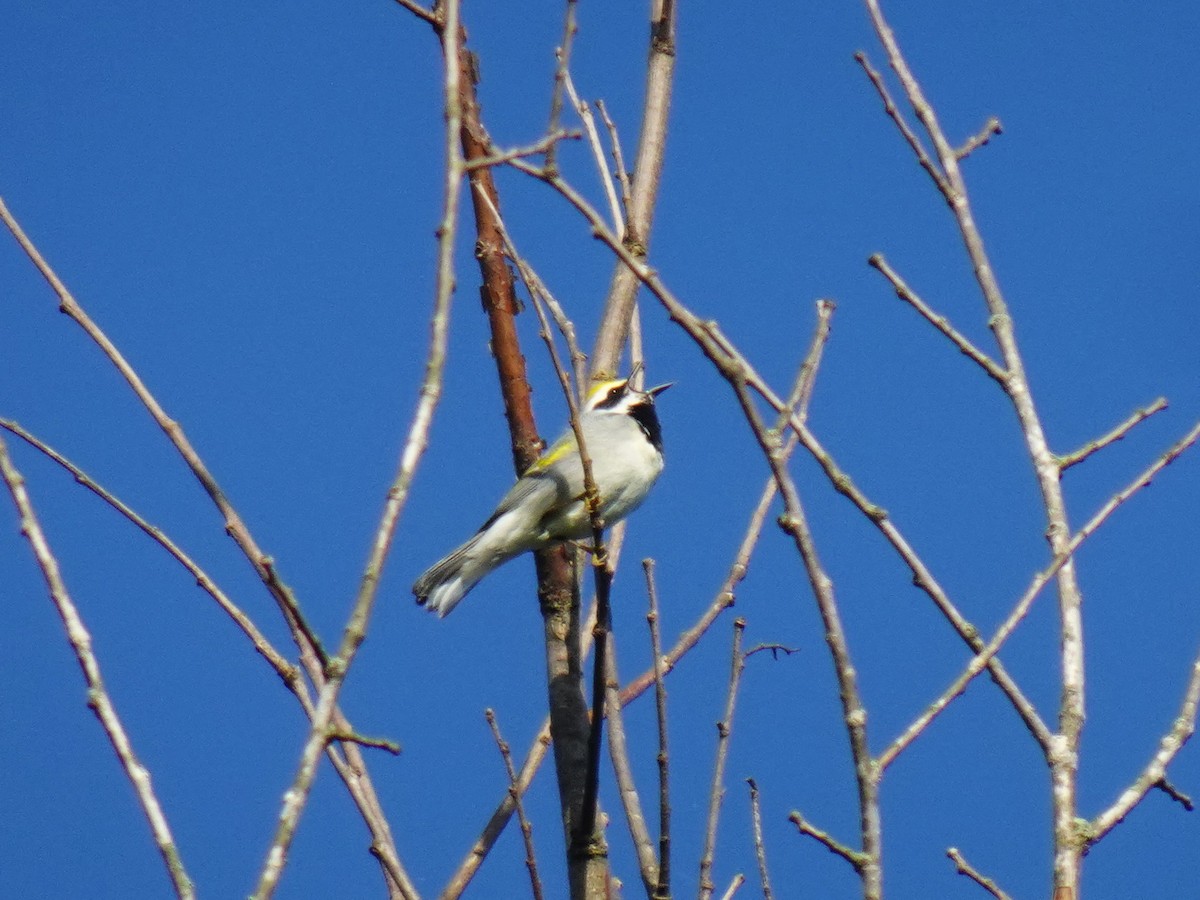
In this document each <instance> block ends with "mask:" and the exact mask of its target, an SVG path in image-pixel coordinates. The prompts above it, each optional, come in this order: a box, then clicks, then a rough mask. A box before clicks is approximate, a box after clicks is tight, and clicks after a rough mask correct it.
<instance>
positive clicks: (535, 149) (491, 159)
mask: <svg viewBox="0 0 1200 900" xmlns="http://www.w3.org/2000/svg"><path fill="white" fill-rule="evenodd" d="M581 137H583V134H582V133H581V132H579V131H568V130H566V129H560V130H558V131H554V132H551V133H550V134H547V135H546V136H545V137H543V138H541V139H540V140H537V141H534V142H533V143H532V144H527V145H526V146H524V147H513V148H511V149H509V150H500V151H497V152H496V153H493V154H491V155H490V156H480V157H477V158H475V159H470V160H467V161H466V162H464V163H463V171H465V172H473V171H475V170H476V169H487V168H490V167H491V166H501V165H504V164H505V163H507V162H511V161H512V160H514V159H523V158H525V157H526V156H537V155H538V154H539V153H549V152H550V150H551V149H553V148H554V146H555V145H556V144H558V143H559V142H560V141H577V140H579V139H580V138H581Z"/></svg>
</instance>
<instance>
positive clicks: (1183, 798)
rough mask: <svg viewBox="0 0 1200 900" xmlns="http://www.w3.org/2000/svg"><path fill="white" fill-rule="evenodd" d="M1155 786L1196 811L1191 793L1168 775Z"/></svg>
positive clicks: (1190, 809) (1192, 810) (1155, 783)
mask: <svg viewBox="0 0 1200 900" xmlns="http://www.w3.org/2000/svg"><path fill="white" fill-rule="evenodd" d="M1194 671H1195V666H1194V664H1193V672H1194ZM1154 787H1155V788H1157V789H1158V790H1160V791H1162V792H1163V793H1164V794H1166V795H1167V796H1168V797H1170V798H1171V799H1172V800H1174V801H1175V802H1176V803H1178V804H1179V805H1180V806H1182V807H1183V808H1184V809H1186V810H1187V811H1188V812H1195V810H1196V804H1195V802H1194V801H1193V800H1192V798H1191V797H1190V796H1189V795H1187V794H1185V793H1184V792H1183V791H1181V790H1180V789H1179V788H1177V787H1175V785H1173V784H1171V782H1169V781H1167V776H1166V775H1164V776H1163V777H1162V778H1160V779H1158V781H1156V782H1154Z"/></svg>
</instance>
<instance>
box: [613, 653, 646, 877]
mask: <svg viewBox="0 0 1200 900" xmlns="http://www.w3.org/2000/svg"><path fill="white" fill-rule="evenodd" d="M605 669H606V677H605V707H604V712H605V715H606V717H607V718H608V753H609V756H610V757H611V759H612V766H613V774H614V776H615V778H616V782H617V794H618V796H619V797H620V799H621V806H622V808H623V809H624V810H625V821H626V822H627V823H628V825H629V835H630V837H631V838H632V840H633V849H634V853H635V854H636V855H637V861H638V874H640V875H641V877H642V885H643V887H645V889H646V896H647V897H651V898H653V897H655V896H656V895H655V889H656V885H657V884H659V880H660V874H659V872H660V869H659V863H658V860H657V859H656V858H655V856H654V841H653V839H652V838H651V837H650V829H649V827H648V826H647V824H646V815H645V813H644V812H643V811H642V802H641V798H640V796H639V794H638V790H637V784H636V783H635V781H634V778H633V765H632V763H631V760H630V756H629V742H628V741H627V740H626V736H625V717H624V716H623V715H622V710H621V691H620V687H621V682H620V680H619V678H618V676H617V657H616V647H615V646H610V647H609V648H608V653H607V661H606V664H605Z"/></svg>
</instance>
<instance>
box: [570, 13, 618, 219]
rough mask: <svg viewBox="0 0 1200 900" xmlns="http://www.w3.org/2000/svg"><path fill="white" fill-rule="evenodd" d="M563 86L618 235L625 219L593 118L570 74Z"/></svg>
mask: <svg viewBox="0 0 1200 900" xmlns="http://www.w3.org/2000/svg"><path fill="white" fill-rule="evenodd" d="M572 2H574V0H572ZM563 84H564V86H565V87H566V89H567V96H568V97H570V98H571V105H572V106H574V107H575V112H576V113H578V114H579V118H580V120H581V121H582V122H583V128H584V130H585V131H586V132H587V137H588V146H589V147H591V148H592V158H593V159H594V160H595V162H596V172H597V174H598V175H599V176H600V183H601V184H602V185H603V186H604V196H606V197H607V198H608V207H609V212H610V213H611V215H612V223H613V231H616V232H617V233H618V234H621V233H624V231H625V217H624V216H623V215H622V214H621V205H620V203H619V202H618V201H617V191H616V188H615V187H613V182H612V176H611V175H609V174H608V166H606V165H605V164H604V145H603V144H601V143H600V133H599V132H598V131H597V130H596V120H595V117H593V116H592V111H591V109H590V108H589V107H588V105H587V103H586V102H584V101H583V100H580V99H579V94H577V93H576V92H575V82H574V81H572V80H571V73H570V72H564V76H563Z"/></svg>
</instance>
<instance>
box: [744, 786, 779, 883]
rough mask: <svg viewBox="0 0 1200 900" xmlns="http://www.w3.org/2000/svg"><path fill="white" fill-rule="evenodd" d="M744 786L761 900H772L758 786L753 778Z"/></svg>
mask: <svg viewBox="0 0 1200 900" xmlns="http://www.w3.org/2000/svg"><path fill="white" fill-rule="evenodd" d="M746 784H748V785H749V786H750V823H751V827H752V828H753V830H754V858H755V859H757V860H758V877H759V880H761V881H762V890H763V900H773V898H774V896H775V893H774V891H772V890H771V876H770V875H768V874H767V845H766V842H765V841H763V828H762V809H761V808H760V807H759V801H758V785H757V784H756V783H755V781H754V779H753V778H747V779H746Z"/></svg>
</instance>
